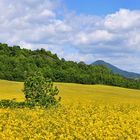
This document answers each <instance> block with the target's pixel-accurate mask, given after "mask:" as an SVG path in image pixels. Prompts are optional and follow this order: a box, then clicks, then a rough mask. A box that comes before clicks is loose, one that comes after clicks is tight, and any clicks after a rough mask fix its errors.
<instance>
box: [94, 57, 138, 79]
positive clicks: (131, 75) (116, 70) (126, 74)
mask: <svg viewBox="0 0 140 140" xmlns="http://www.w3.org/2000/svg"><path fill="white" fill-rule="evenodd" d="M92 65H103V66H106V67H108V68H109V69H111V70H112V72H113V73H115V74H119V75H122V76H124V77H126V78H133V79H136V78H140V74H138V73H134V72H128V71H125V70H121V69H119V68H117V67H116V66H114V65H112V64H109V63H107V62H105V61H103V60H98V61H95V62H94V63H92Z"/></svg>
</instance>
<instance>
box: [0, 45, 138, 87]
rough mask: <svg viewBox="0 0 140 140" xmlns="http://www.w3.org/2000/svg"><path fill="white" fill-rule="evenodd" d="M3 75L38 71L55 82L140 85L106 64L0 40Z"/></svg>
mask: <svg viewBox="0 0 140 140" xmlns="http://www.w3.org/2000/svg"><path fill="white" fill-rule="evenodd" d="M0 66H1V67H0V79H4V80H12V81H24V80H25V78H26V77H27V76H29V75H32V74H33V73H34V72H35V71H40V72H41V73H42V74H43V76H44V77H47V78H51V79H52V80H53V81H54V82H66V83H80V84H104V85H113V86H120V87H126V88H134V89H140V82H139V81H138V80H132V79H128V78H124V77H123V76H120V75H118V74H114V73H112V71H111V70H110V69H108V68H107V67H105V66H94V65H87V64H85V63H84V62H79V63H78V62H73V61H66V60H65V59H64V58H62V59H60V58H59V57H58V56H57V54H53V53H51V52H50V51H46V50H45V49H40V50H38V49H37V50H28V49H21V48H20V46H8V45H7V44H0Z"/></svg>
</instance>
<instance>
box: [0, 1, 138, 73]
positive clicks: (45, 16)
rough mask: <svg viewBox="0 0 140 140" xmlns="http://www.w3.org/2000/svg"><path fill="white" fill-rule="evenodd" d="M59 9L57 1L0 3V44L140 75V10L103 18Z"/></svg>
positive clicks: (118, 12) (119, 12)
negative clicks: (49, 52) (104, 63)
mask: <svg viewBox="0 0 140 140" xmlns="http://www.w3.org/2000/svg"><path fill="white" fill-rule="evenodd" d="M60 5H61V3H59V2H58V1H56V0H30V1H29V0H21V1H17V0H12V1H10V0H1V2H0V42H7V43H9V44H10V45H12V44H13V45H14V44H17V45H21V46H23V47H26V48H30V49H35V48H41V47H43V48H46V49H50V50H52V51H53V52H54V53H57V54H58V55H59V56H60V57H64V58H66V59H71V60H75V61H76V60H77V61H86V62H88V63H89V62H93V61H95V60H97V59H104V60H107V61H110V62H112V63H113V64H116V65H118V66H120V67H122V68H125V69H128V70H132V71H137V72H140V68H139V61H140V56H139V54H140V36H139V34H140V22H139V21H140V10H129V9H120V10H119V11H117V12H115V13H113V14H109V15H106V16H104V17H100V16H95V15H82V14H81V15H76V13H72V12H70V11H67V12H65V11H63V7H59V6H60ZM134 56H135V57H134ZM130 63H131V64H133V65H134V67H129V66H130Z"/></svg>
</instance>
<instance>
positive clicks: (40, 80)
mask: <svg viewBox="0 0 140 140" xmlns="http://www.w3.org/2000/svg"><path fill="white" fill-rule="evenodd" d="M58 93H59V90H58V88H57V87H56V86H55V87H54V86H53V83H52V81H51V80H50V79H47V78H45V77H43V74H42V73H40V72H35V73H34V74H33V75H32V76H30V77H28V78H27V79H26V80H25V82H24V94H25V98H26V102H27V104H30V105H33V106H43V107H48V106H50V105H56V104H57V103H58V102H59V101H60V97H59V99H56V97H55V96H56V95H58Z"/></svg>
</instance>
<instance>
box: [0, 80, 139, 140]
mask: <svg viewBox="0 0 140 140" xmlns="http://www.w3.org/2000/svg"><path fill="white" fill-rule="evenodd" d="M56 84H57V86H58V88H59V89H60V96H61V97H62V102H61V105H60V106H58V107H52V108H49V109H42V108H35V109H29V108H24V109H10V108H9V109H2V108H1V109H0V140H140V91H139V90H130V89H123V88H118V87H111V86H102V85H93V86H92V85H80V84H64V83H56ZM22 87H23V83H17V82H9V81H8V82H7V81H0V99H2V98H11V99H12V98H15V97H17V99H18V100H19V101H20V100H24V97H23V94H22V92H19V91H21V88H22Z"/></svg>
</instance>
